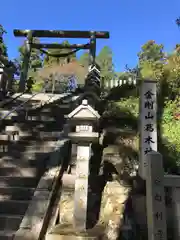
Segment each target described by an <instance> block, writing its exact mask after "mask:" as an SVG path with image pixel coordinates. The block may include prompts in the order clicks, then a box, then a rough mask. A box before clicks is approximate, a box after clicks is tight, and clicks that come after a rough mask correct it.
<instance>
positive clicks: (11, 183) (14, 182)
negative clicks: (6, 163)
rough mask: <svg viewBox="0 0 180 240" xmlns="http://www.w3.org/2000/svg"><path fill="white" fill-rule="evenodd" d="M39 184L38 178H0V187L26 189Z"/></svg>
mask: <svg viewBox="0 0 180 240" xmlns="http://www.w3.org/2000/svg"><path fill="white" fill-rule="evenodd" d="M38 182H39V178H38V177H37V178H35V177H14V176H13V177H10V176H0V187H1V188H3V187H27V188H35V187H36V186H37V184H38Z"/></svg>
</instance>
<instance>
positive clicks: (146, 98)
mask: <svg viewBox="0 0 180 240" xmlns="http://www.w3.org/2000/svg"><path fill="white" fill-rule="evenodd" d="M156 115H157V93H156V81H150V80H143V81H142V83H141V86H140V121H139V128H140V164H139V175H140V176H141V177H142V178H143V179H146V168H147V161H146V155H147V153H148V152H151V151H152V150H154V151H157V123H156V121H157V116H156Z"/></svg>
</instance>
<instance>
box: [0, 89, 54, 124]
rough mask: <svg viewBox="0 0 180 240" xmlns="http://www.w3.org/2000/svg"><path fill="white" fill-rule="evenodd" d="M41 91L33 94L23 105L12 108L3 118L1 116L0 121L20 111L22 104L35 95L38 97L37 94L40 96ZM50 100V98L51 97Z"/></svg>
mask: <svg viewBox="0 0 180 240" xmlns="http://www.w3.org/2000/svg"><path fill="white" fill-rule="evenodd" d="M43 91H44V89H43V90H41V91H40V92H38V93H34V94H33V95H32V96H31V97H30V98H29V99H28V100H26V101H24V102H23V103H21V104H19V105H18V106H16V107H14V108H13V109H12V110H11V111H10V112H8V113H7V114H6V115H5V116H3V117H2V118H0V120H4V119H6V118H7V117H8V116H9V115H10V114H11V113H13V112H16V111H18V110H20V108H21V107H22V106H23V105H24V104H26V103H27V102H29V100H31V99H32V98H33V97H34V96H36V95H38V94H40V93H43ZM21 95H23V94H21ZM18 97H19V95H18ZM51 98H52V97H51ZM51 98H50V99H51Z"/></svg>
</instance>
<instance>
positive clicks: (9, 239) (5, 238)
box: [0, 230, 15, 240]
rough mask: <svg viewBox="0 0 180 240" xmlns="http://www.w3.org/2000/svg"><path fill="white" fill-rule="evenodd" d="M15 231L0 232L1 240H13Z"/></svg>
mask: <svg viewBox="0 0 180 240" xmlns="http://www.w3.org/2000/svg"><path fill="white" fill-rule="evenodd" d="M14 234H15V231H11V230H7V231H0V239H1V240H13V237H14Z"/></svg>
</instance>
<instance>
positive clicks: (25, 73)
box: [19, 32, 32, 92]
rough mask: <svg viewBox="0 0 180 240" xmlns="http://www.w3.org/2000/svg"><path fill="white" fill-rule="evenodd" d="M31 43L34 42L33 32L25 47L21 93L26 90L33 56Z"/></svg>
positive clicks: (20, 84) (20, 85) (20, 83)
mask: <svg viewBox="0 0 180 240" xmlns="http://www.w3.org/2000/svg"><path fill="white" fill-rule="evenodd" d="M31 42H32V35H31V32H29V36H28V39H27V40H26V41H25V46H24V47H25V54H24V59H23V65H22V71H21V76H20V82H19V92H24V91H25V89H26V81H27V76H28V69H29V61H30V56H31Z"/></svg>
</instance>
